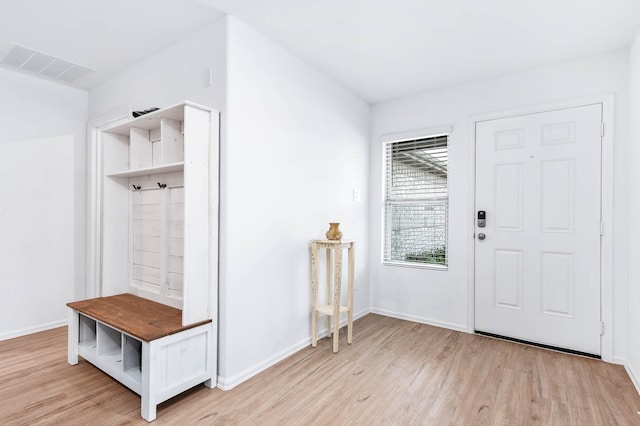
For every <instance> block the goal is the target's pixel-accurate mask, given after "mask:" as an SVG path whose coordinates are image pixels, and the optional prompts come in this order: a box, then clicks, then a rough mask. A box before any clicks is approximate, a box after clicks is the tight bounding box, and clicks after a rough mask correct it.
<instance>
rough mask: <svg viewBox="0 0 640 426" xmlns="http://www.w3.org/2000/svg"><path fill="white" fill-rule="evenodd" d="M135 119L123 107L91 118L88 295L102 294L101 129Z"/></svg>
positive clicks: (88, 181) (88, 164)
mask: <svg viewBox="0 0 640 426" xmlns="http://www.w3.org/2000/svg"><path fill="white" fill-rule="evenodd" d="M130 119H131V107H130V106H127V107H121V108H118V109H117V110H115V111H112V112H110V113H107V114H104V115H100V116H98V117H94V118H91V119H89V121H88V122H87V201H88V203H87V282H86V285H85V292H86V295H85V296H86V298H88V299H90V298H94V297H100V296H102V260H101V259H102V225H101V224H100V220H99V218H100V215H101V214H102V141H101V140H100V130H102V129H104V128H106V127H110V126H113V125H116V124H119V123H124V122H126V121H128V120H130Z"/></svg>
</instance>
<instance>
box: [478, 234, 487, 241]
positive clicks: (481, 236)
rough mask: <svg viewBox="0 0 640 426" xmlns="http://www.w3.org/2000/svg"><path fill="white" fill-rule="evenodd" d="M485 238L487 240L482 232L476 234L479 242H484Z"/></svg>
mask: <svg viewBox="0 0 640 426" xmlns="http://www.w3.org/2000/svg"><path fill="white" fill-rule="evenodd" d="M485 238H487V236H486V235H484V234H483V233H482V232H481V233H479V234H478V239H479V240H484V239H485Z"/></svg>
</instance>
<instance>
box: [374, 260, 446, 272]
mask: <svg viewBox="0 0 640 426" xmlns="http://www.w3.org/2000/svg"><path fill="white" fill-rule="evenodd" d="M382 266H397V267H400V268H414V269H432V270H435V271H448V270H449V266H444V265H434V264H429V263H413V262H389V261H383V262H382Z"/></svg>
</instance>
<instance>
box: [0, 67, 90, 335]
mask: <svg viewBox="0 0 640 426" xmlns="http://www.w3.org/2000/svg"><path fill="white" fill-rule="evenodd" d="M0 93H2V96H0V117H3V120H2V126H0V181H1V182H2V187H3V189H2V191H0V193H2V203H1V205H0V285H1V287H2V291H3V295H2V297H0V340H3V339H6V338H11V337H15V336H19V335H22V334H27V333H31V332H35V331H39V330H43V329H47V328H50V327H55V326H61V325H64V324H65V323H66V317H67V312H66V306H65V304H66V303H67V302H70V301H72V300H76V299H78V298H82V297H83V296H84V284H83V283H84V278H85V276H84V275H85V272H84V271H85V251H86V250H85V249H86V246H85V236H84V229H85V228H84V227H85V211H86V196H85V139H86V137H85V123H86V120H87V93H86V92H85V91H82V90H77V89H72V88H69V87H66V86H63V85H59V84H55V83H51V82H48V81H44V80H40V79H37V78H34V77H31V76H27V75H23V74H19V73H16V72H13V71H8V70H4V69H0Z"/></svg>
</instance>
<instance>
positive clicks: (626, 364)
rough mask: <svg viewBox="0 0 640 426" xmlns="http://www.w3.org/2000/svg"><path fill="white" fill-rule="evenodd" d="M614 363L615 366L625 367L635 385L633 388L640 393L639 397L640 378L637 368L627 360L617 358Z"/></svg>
mask: <svg viewBox="0 0 640 426" xmlns="http://www.w3.org/2000/svg"><path fill="white" fill-rule="evenodd" d="M613 362H614V363H615V364H620V365H622V366H624V369H625V370H626V372H627V374H628V375H629V378H630V379H631V383H633V386H634V387H635V388H636V392H638V395H640V376H638V374H637V371H636V370H635V368H633V366H632V365H631V364H630V363H629V361H628V360H627V359H626V358H622V357H615V358H614V359H613Z"/></svg>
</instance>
